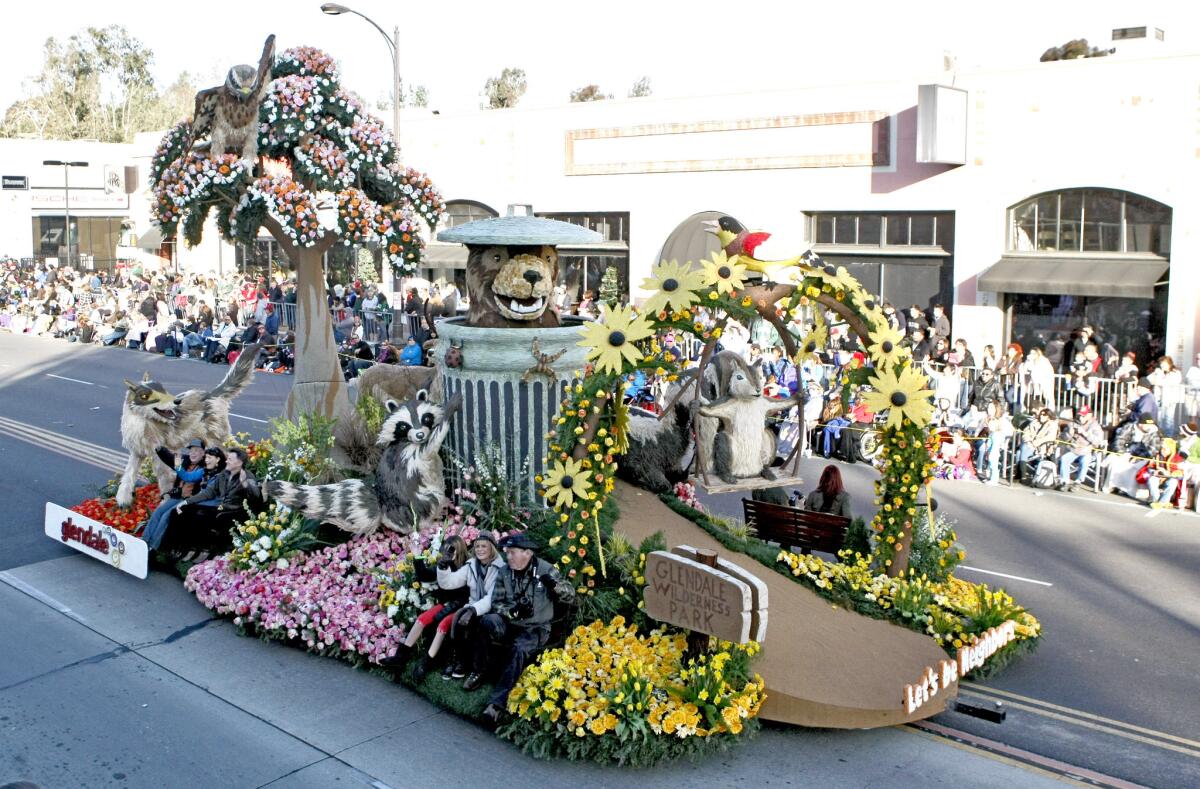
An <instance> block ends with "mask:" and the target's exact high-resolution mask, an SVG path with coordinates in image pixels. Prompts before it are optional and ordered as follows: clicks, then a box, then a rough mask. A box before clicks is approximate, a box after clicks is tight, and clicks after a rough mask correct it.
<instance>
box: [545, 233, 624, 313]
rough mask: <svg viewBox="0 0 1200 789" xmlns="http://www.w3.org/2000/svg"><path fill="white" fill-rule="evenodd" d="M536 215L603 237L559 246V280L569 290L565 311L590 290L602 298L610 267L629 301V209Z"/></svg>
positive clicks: (595, 295)
mask: <svg viewBox="0 0 1200 789" xmlns="http://www.w3.org/2000/svg"><path fill="white" fill-rule="evenodd" d="M537 216H540V217H543V218H545V219H556V220H558V221H559V222H569V223H571V224H573V225H579V226H580V227H586V228H588V229H589V230H594V231H596V232H597V233H599V234H600V235H601V236H602V237H603V240H602V241H599V242H597V243H595V244H580V245H577V246H571V247H568V246H560V247H559V248H558V284H559V285H562V286H563V287H564V288H565V290H566V300H565V303H564V310H565V311H568V312H569V311H570V309H571V305H573V304H578V303H579V300H580V299H581V298H582V297H583V294H584V293H585V292H587V291H591V293H592V296H593V297H594V298H596V299H597V300H599V298H600V290H601V283H602V282H603V280H604V275H605V272H607V271H608V270H609V269H610V268H611V269H613V270H614V274H615V276H616V280H617V288H618V292H619V298H620V300H621V301H622V302H623V303H627V302H628V301H629V212H628V211H603V212H601V211H596V212H592V211H582V212H558V213H542V212H539V213H538V214H537ZM612 276H613V274H610V275H609V277H610V279H611V277H612Z"/></svg>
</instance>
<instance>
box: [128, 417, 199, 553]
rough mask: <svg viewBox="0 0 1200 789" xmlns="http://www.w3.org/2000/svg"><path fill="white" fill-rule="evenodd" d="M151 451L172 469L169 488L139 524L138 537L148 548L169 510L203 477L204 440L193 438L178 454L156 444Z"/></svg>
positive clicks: (155, 541) (161, 529) (154, 543)
mask: <svg viewBox="0 0 1200 789" xmlns="http://www.w3.org/2000/svg"><path fill="white" fill-rule="evenodd" d="M154 454H156V455H158V459H159V460H161V461H162V462H163V463H164V464H165V465H167V466H170V467H172V468H174V469H175V482H174V484H172V486H171V489H170V490H169V491H167V492H166V493H164V494H162V502H161V503H160V504H159V505H158V507H157V508H155V510H154V512H152V513H150V517H149V518H148V519H147V520H146V523H145V525H144V526H143V527H142V539H143V540H145V541H146V544H147V545H149V546H150V547H151V548H157V547H158V543H159V542H160V541H161V540H162V535H163V532H164V531H165V530H166V519H167V518H168V517H170V513H171V510H173V509H175V507H177V506H178V505H179V504H180V502H182V501H183V500H184V499H185V498H187V497H188V496H190V495H192V494H193V493H195V492H196V491H198V490H199V489H200V487H201V485H202V483H203V480H204V442H203V441H201V440H200V439H198V438H193V439H192V440H191V441H189V442H188V443H187V446H185V447H184V448H183V451H182V452H180V453H178V454H176V453H173V452H171V450H169V449H167V448H166V447H159V448H158V449H156V450H154Z"/></svg>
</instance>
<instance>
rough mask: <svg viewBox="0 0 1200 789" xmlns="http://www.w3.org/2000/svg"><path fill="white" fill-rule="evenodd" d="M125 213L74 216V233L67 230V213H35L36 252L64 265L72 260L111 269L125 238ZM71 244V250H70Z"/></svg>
mask: <svg viewBox="0 0 1200 789" xmlns="http://www.w3.org/2000/svg"><path fill="white" fill-rule="evenodd" d="M126 221H127V219H126V217H121V216H72V217H71V236H70V239H69V240H68V238H67V234H66V217H64V216H35V217H33V244H34V249H33V255H34V257H37V258H42V259H45V258H57V259H58V261H59V262H60V263H61V264H62V265H66V264H67V258H68V257H70V260H71V264H72V265H74V266H76V267H78V268H83V269H97V270H103V271H108V270H111V269H112V267H113V264H114V263H115V262H116V259H117V245H118V244H119V243H120V241H121V233H122V225H123V223H125V222H126ZM68 247H69V252H68Z"/></svg>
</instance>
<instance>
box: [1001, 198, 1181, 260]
mask: <svg viewBox="0 0 1200 789" xmlns="http://www.w3.org/2000/svg"><path fill="white" fill-rule="evenodd" d="M1170 240H1171V209H1170V208H1169V207H1168V206H1165V205H1163V204H1162V203H1158V202H1155V201H1153V200H1150V199H1149V198H1146V197H1142V196H1140V195H1135V194H1131V193H1129V192H1122V191H1118V190H1116V189H1067V190H1064V191H1061V192H1047V193H1045V194H1040V195H1036V196H1034V197H1031V198H1029V199H1028V200H1025V201H1023V202H1021V203H1018V204H1017V205H1015V206H1013V207H1012V208H1010V209H1009V238H1008V251H1010V252H1124V253H1130V252H1149V253H1152V254H1157V255H1162V256H1164V257H1165V256H1166V255H1167V254H1168V252H1169V250H1170Z"/></svg>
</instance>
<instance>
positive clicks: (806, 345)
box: [796, 312, 829, 364]
mask: <svg viewBox="0 0 1200 789" xmlns="http://www.w3.org/2000/svg"><path fill="white" fill-rule="evenodd" d="M817 315H818V316H819V315H820V312H818V313H817ZM827 342H829V329H828V327H827V326H826V325H825V321H823V320H822V319H821V318H820V317H818V318H817V321H816V323H814V324H813V327H812V331H810V332H809V333H808V334H806V335H804V336H803V337H801V338H800V350H798V351H797V352H796V364H803V363H804V362H806V361H808V360H809V359H813V358H816V355H817V354H818V353H820V352H821V351H822V350H824V349H825V344H826V343H827Z"/></svg>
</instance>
